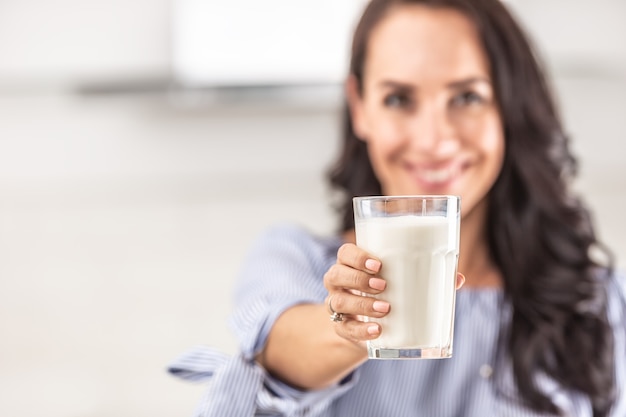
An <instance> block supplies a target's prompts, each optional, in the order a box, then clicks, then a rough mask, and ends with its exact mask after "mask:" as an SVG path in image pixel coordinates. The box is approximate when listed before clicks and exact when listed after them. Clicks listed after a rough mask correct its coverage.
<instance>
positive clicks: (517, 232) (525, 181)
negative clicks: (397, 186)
mask: <svg viewBox="0 0 626 417" xmlns="http://www.w3.org/2000/svg"><path fill="white" fill-rule="evenodd" d="M406 4H421V5H427V6H430V7H446V8H453V9H455V10H458V11H460V12H461V13H463V14H464V15H465V16H467V17H468V18H469V19H470V20H471V21H472V22H473V23H474V25H475V26H476V28H477V30H478V33H479V36H480V39H481V42H482V45H483V47H484V50H485V51H486V53H487V56H488V57H489V62H490V71H491V74H492V77H493V79H494V88H495V94H496V98H497V102H498V104H499V107H500V108H499V110H500V115H501V117H502V121H503V125H504V132H505V141H506V146H505V157H504V165H503V168H502V171H501V172H500V175H499V177H498V179H497V181H496V183H495V184H494V186H493V188H492V189H491V190H490V192H489V195H488V200H489V214H488V224H487V229H488V230H487V236H488V243H489V247H490V251H491V255H492V257H493V259H494V261H495V263H496V264H497V266H498V267H499V268H500V270H501V272H502V274H503V279H504V291H505V301H506V302H507V304H508V305H510V306H511V307H512V314H511V319H510V321H509V322H508V323H507V324H506V326H505V327H503V329H502V331H501V332H500V340H499V343H498V346H499V349H498V352H499V353H498V358H499V359H500V360H499V361H498V363H501V362H502V359H503V358H506V359H507V360H510V362H511V363H512V368H513V375H514V378H515V382H516V387H517V391H518V394H519V398H520V400H521V401H522V402H523V404H524V405H525V406H527V407H529V408H531V409H534V410H536V411H538V412H546V413H550V414H555V415H558V414H560V413H562V411H561V410H560V409H559V408H558V406H557V405H556V404H554V402H553V401H552V400H551V399H550V398H549V396H548V395H547V394H546V393H545V392H542V390H541V389H540V387H539V386H538V385H537V379H536V378H537V376H538V375H540V374H542V373H543V374H546V375H548V376H550V377H551V378H553V379H554V380H555V381H556V382H557V383H558V384H560V386H561V387H563V388H565V389H571V390H573V391H576V392H580V393H583V394H584V395H586V396H588V398H589V399H590V402H591V405H592V408H593V412H594V416H596V417H597V416H606V415H608V413H609V412H610V409H611V407H612V405H613V403H614V402H615V395H616V394H615V392H616V388H615V384H616V382H615V376H614V369H613V367H614V360H613V353H614V352H613V349H614V347H613V334H612V331H611V327H610V325H609V323H608V318H607V299H606V294H605V292H604V286H603V285H601V284H602V283H601V282H600V280H601V279H603V278H602V276H604V275H603V274H600V273H599V270H601V269H606V270H607V271H608V272H610V270H611V269H612V267H611V265H612V256H611V254H610V253H609V251H608V250H607V249H606V248H604V247H603V246H602V245H600V243H599V242H598V240H597V239H596V236H595V232H594V229H593V225H592V222H591V217H590V213H589V211H588V210H587V209H586V208H585V206H584V205H583V203H582V201H581V200H580V199H579V198H577V197H575V196H574V195H573V194H572V193H571V192H570V190H569V182H570V181H571V180H572V179H573V178H574V176H575V174H576V160H575V158H574V157H573V156H572V154H571V153H570V150H569V147H568V138H567V136H566V135H565V134H564V132H563V129H562V125H561V122H560V116H559V115H558V112H557V109H556V107H555V104H554V101H553V99H552V96H551V93H550V91H549V88H548V85H547V83H546V80H545V77H544V75H543V73H542V70H541V67H540V65H539V62H538V60H537V58H536V55H535V53H534V52H533V50H532V48H531V45H530V42H529V40H528V38H527V37H526V35H525V34H524V32H523V30H522V29H521V27H520V26H519V24H518V23H517V22H516V21H515V19H514V18H513V17H512V16H511V14H510V13H509V12H508V11H507V9H506V8H505V7H504V6H503V5H502V4H501V2H500V1H499V0H373V1H371V3H370V4H369V5H368V6H367V8H366V9H365V12H364V14H363V16H362V17H361V20H360V22H359V24H358V25H357V28H356V31H355V34H354V38H353V44H352V57H351V63H350V73H351V75H353V76H354V77H355V78H356V80H357V85H358V88H359V91H360V92H361V93H362V88H363V86H362V83H363V68H364V63H365V60H366V51H367V42H368V37H369V35H370V33H371V31H372V29H373V28H374V27H375V26H376V24H377V23H378V22H380V21H381V19H383V18H384V17H385V15H386V14H387V13H388V12H389V11H390V9H391V8H393V7H396V6H401V5H406ZM343 123H344V126H343V129H344V132H343V136H344V142H343V149H342V151H341V153H340V156H339V158H338V160H337V161H336V162H335V164H334V165H333V166H332V167H331V170H330V171H329V180H330V183H331V185H332V186H333V188H334V189H336V190H339V191H340V200H339V203H338V206H337V209H338V211H339V213H340V214H341V216H342V223H341V228H342V230H343V231H347V230H350V229H352V228H354V218H353V211H352V210H353V209H352V197H353V196H363V195H379V194H381V192H382V190H381V186H380V183H379V182H378V180H377V178H376V175H375V174H374V171H373V169H372V166H371V164H370V160H369V157H368V154H367V145H366V143H365V142H364V141H361V140H359V139H358V138H357V137H356V135H355V133H354V131H353V128H352V122H351V119H350V114H349V108H348V106H347V104H346V105H345V109H344V119H343ZM496 208H497V210H496ZM592 249H599V250H600V251H601V252H603V253H604V255H606V257H605V259H606V262H604V263H605V264H604V265H600V263H599V261H594V260H593V259H592V258H591V255H590V250H592ZM501 393H502V392H501Z"/></svg>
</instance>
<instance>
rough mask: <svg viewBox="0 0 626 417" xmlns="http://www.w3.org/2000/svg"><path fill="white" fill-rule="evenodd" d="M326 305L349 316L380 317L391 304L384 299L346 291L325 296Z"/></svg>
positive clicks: (387, 311) (386, 311)
mask: <svg viewBox="0 0 626 417" xmlns="http://www.w3.org/2000/svg"><path fill="white" fill-rule="evenodd" d="M326 305H328V306H329V309H332V310H333V311H335V312H338V313H343V314H346V315H350V316H367V317H375V318H380V317H384V316H386V315H387V314H388V313H389V310H390V309H391V306H390V305H389V303H388V302H387V301H385V300H379V299H377V298H374V297H367V296H363V295H356V294H353V293H350V292H347V291H340V292H333V293H331V294H329V295H328V297H327V298H326Z"/></svg>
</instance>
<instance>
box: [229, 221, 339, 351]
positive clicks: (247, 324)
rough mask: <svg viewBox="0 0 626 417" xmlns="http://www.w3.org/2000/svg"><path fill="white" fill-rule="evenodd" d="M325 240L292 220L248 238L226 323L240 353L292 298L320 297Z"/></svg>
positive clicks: (262, 335)
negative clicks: (251, 241)
mask: <svg viewBox="0 0 626 417" xmlns="http://www.w3.org/2000/svg"><path fill="white" fill-rule="evenodd" d="M327 251H328V246H327V245H322V244H320V242H319V240H317V239H316V238H315V237H314V236H312V235H311V234H309V233H308V232H306V231H305V230H304V229H301V228H299V227H297V226H292V225H279V226H275V227H274V228H272V229H269V230H268V231H267V232H265V233H264V234H263V235H261V237H260V238H259V239H258V240H257V241H256V242H255V243H254V244H253V246H252V248H251V250H250V251H249V254H248V256H247V258H246V260H245V262H244V265H243V268H242V270H241V273H240V276H239V279H238V281H237V284H236V286H235V292H234V303H233V304H234V306H235V310H234V313H233V315H232V318H231V327H232V329H233V331H234V333H235V335H236V337H237V338H238V340H239V342H240V348H241V351H242V353H243V355H244V356H245V357H248V358H252V357H254V355H255V354H256V353H258V352H259V351H260V350H261V349H262V348H263V346H264V345H265V342H266V340H267V336H268V334H269V331H270V329H271V327H272V326H273V324H274V322H275V321H276V319H277V318H278V316H279V315H280V314H282V313H283V312H284V311H285V310H286V309H288V308H289V307H292V306H294V305H297V304H306V303H320V302H322V301H323V300H324V297H325V296H326V289H325V288H324V286H323V275H324V273H325V272H326V269H327V268H328V267H329V266H330V265H328V253H327Z"/></svg>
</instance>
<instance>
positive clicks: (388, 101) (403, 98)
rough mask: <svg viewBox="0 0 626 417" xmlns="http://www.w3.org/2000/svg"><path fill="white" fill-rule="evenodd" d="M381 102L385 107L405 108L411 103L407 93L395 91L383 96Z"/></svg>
mask: <svg viewBox="0 0 626 417" xmlns="http://www.w3.org/2000/svg"><path fill="white" fill-rule="evenodd" d="M383 103H384V105H385V107H390V108H399V109H405V108H408V107H410V106H411V105H412V101H411V97H410V95H409V94H408V93H404V92H395V93H390V94H388V95H386V96H385V98H384V100H383Z"/></svg>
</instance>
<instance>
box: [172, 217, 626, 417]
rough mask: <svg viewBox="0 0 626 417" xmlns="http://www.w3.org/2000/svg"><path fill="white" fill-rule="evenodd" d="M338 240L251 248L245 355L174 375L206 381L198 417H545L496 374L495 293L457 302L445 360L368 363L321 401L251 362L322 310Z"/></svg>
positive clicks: (279, 240) (617, 318) (304, 235)
mask: <svg viewBox="0 0 626 417" xmlns="http://www.w3.org/2000/svg"><path fill="white" fill-rule="evenodd" d="M341 244H342V242H341V240H340V239H339V238H338V237H330V238H319V237H316V236H314V235H312V234H310V233H308V232H307V231H305V230H303V229H301V228H299V227H296V226H290V225H281V226H277V227H274V228H272V229H270V230H268V231H267V232H266V233H265V234H264V235H262V236H261V237H260V238H259V239H258V240H257V242H256V244H255V245H254V246H253V248H252V250H251V251H250V253H249V256H248V258H247V260H246V262H245V264H244V266H243V270H242V273H241V276H240V279H239V281H238V285H237V287H236V291H235V305H236V306H237V307H236V310H235V312H234V314H233V317H232V328H233V330H234V332H235V334H236V336H237V337H238V339H239V341H240V353H239V354H237V355H235V356H227V355H224V354H222V353H220V352H217V351H215V350H213V349H211V348H209V347H205V346H199V347H196V348H193V349H191V350H190V351H189V352H186V353H185V354H183V355H182V356H181V357H180V358H178V359H177V360H176V361H174V363H172V364H171V366H170V367H169V371H170V372H171V373H173V374H175V375H177V376H180V377H182V378H184V379H188V380H192V381H207V383H208V388H207V392H206V394H205V396H204V398H203V399H202V400H201V401H200V404H199V406H198V408H197V411H196V413H195V415H196V416H198V417H200V416H201V417H213V416H215V417H218V416H219V417H251V416H294V417H295V416H320V417H321V416H337V417H352V416H354V417H356V416H358V417H367V416H372V417H385V416H393V417H405V416H407V417H408V416H411V417H421V416H425V417H433V416H436V417H447V416H450V417H452V416H477V417H484V416H507V417H508V416H510V417H516V416H520V417H522V416H523V417H533V416H539V414H537V413H535V412H533V411H531V410H529V409H527V408H524V407H523V406H522V405H520V404H519V402H518V401H517V397H516V391H515V384H514V383H513V376H512V371H511V368H510V364H507V363H504V364H496V363H495V360H496V344H497V338H498V332H499V329H500V327H501V325H502V324H503V321H506V320H507V317H510V312H509V311H508V309H507V307H506V306H505V304H504V300H503V293H502V291H501V290H499V289H491V288H489V289H473V288H462V289H461V290H459V291H458V293H457V300H456V313H455V314H456V316H455V330H454V354H453V356H452V358H450V359H442V360H400V361H393V360H385V361H378V360H369V361H367V362H365V363H364V364H363V365H361V366H359V367H358V368H357V369H356V370H355V371H354V372H353V373H352V374H351V375H350V376H349V377H347V378H346V379H344V380H343V381H342V382H341V383H339V384H337V385H335V386H332V387H329V388H326V389H323V390H316V391H300V390H297V389H294V388H292V387H290V386H288V385H286V384H284V383H282V382H280V381H278V380H276V379H274V378H272V377H271V376H270V375H268V374H267V372H266V371H265V370H264V369H263V368H262V367H260V366H259V365H257V364H256V363H255V362H254V359H253V358H254V356H255V354H256V353H258V352H259V351H260V350H261V349H262V347H263V346H264V344H265V341H266V339H267V336H268V334H269V331H270V329H271V327H272V325H273V323H274V322H275V320H276V319H277V317H278V316H279V315H280V314H281V313H282V312H283V311H285V310H286V309H287V308H289V307H291V306H294V305H296V304H302V303H321V302H323V300H324V298H325V297H326V295H327V292H326V289H325V288H324V286H323V280H322V277H323V275H324V273H325V272H326V271H327V270H328V268H329V267H330V266H331V265H332V264H334V263H335V261H336V254H337V249H338V248H339V246H340V245H341ZM617 282H618V279H617V277H615V279H614V280H612V281H611V285H612V288H609V289H607V291H608V294H609V300H610V302H609V318H610V320H611V323H612V325H613V328H614V330H615V343H616V345H615V352H616V358H615V364H616V375H617V382H618V390H619V392H618V402H617V404H616V405H615V407H614V409H613V412H612V416H615V417H618V416H619V417H623V416H626V395H624V384H625V381H624V378H625V375H626V345H625V335H626V322H625V317H624V316H625V314H626V311H625V310H626V309H625V307H624V306H625V305H626V304H625V302H624V287H623V285H621V284H620V285H618V283H617ZM537 381H538V383H539V385H540V386H541V387H542V389H543V390H544V392H546V393H548V394H549V395H550V397H551V398H552V399H553V400H554V401H555V403H556V404H557V405H558V406H559V407H561V409H562V410H563V411H564V412H565V415H567V416H580V417H591V416H592V412H591V406H590V403H589V401H588V399H587V398H586V397H584V396H582V395H580V394H578V393H576V392H571V391H567V390H565V389H562V388H561V387H559V386H557V385H556V384H555V383H554V382H553V381H552V380H551V379H550V378H549V377H547V376H545V375H539V376H538V377H537Z"/></svg>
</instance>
